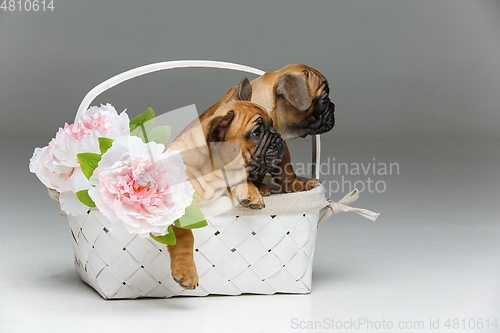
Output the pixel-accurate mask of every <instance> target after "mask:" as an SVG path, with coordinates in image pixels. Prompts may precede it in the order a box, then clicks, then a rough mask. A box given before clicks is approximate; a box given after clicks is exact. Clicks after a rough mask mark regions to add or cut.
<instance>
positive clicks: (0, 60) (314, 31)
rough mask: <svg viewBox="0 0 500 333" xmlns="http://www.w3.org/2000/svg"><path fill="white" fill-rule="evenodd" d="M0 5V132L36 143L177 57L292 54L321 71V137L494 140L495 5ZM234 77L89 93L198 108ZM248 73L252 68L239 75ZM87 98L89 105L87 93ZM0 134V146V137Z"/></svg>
mask: <svg viewBox="0 0 500 333" xmlns="http://www.w3.org/2000/svg"><path fill="white" fill-rule="evenodd" d="M54 5H55V10H54V11H53V12H40V11H39V12H18V11H16V12H8V11H7V12H4V11H3V10H1V11H0V101H1V107H0V110H1V111H0V112H1V116H2V117H1V120H0V133H1V135H2V136H6V137H8V138H12V140H14V139H16V138H19V137H20V136H24V137H26V136H30V135H33V136H39V137H43V139H40V142H39V145H42V144H45V143H46V142H48V140H49V139H50V138H51V137H52V136H53V135H54V133H55V132H56V130H57V128H58V127H59V126H61V125H63V124H64V122H72V121H73V117H74V114H75V112H76V109H77V107H78V105H79V103H80V101H81V99H82V98H83V97H84V96H85V94H86V93H87V92H88V91H89V90H90V89H91V88H93V87H94V86H95V85H97V84H99V83H100V82H102V81H104V80H106V79H108V78H109V77H111V76H113V75H116V74H118V73H120V72H123V71H126V70H128V69H131V68H134V67H138V66H141V65H145V64H149V63H154V62H160V61H166V60H177V59H209V60H222V61H230V62H236V63H241V64H245V65H249V66H253V67H257V68H260V69H263V70H266V71H273V70H276V69H278V68H280V67H282V66H284V65H286V64H288V63H305V64H307V65H310V66H311V67H314V68H316V69H318V70H319V71H321V72H322V73H323V74H324V75H325V76H326V77H327V78H328V79H329V81H330V86H331V91H332V93H331V97H332V100H333V101H334V102H335V103H336V105H337V121H338V125H337V127H336V128H335V130H334V131H333V132H332V133H329V134H327V135H325V136H324V140H333V139H335V140H343V139H352V138H355V137H357V138H361V139H377V138H381V139H397V140H401V139H418V140H421V139H452V140H457V139H458V140H461V139H473V140H490V139H499V138H500V133H499V131H498V125H499V124H500V20H499V17H500V2H499V1H460V0H450V1H435V0H432V1H424V0H421V1H401V0H397V1H389V0H383V1H274V2H269V1H261V0H253V1H246V2H242V3H239V4H237V3H234V2H233V1H198V2H194V1H177V2H173V1H130V0H127V1H97V0H90V1H76V0H64V1H62V0H59V1H58V0H55V1H54ZM242 75H243V74H241V73H229V72H228V71H221V70H218V71H217V70H209V69H199V70H198V69H189V70H174V71H169V72H161V73H155V74H150V75H148V76H145V77H141V78H138V79H135V80H133V81H131V82H128V83H125V84H122V85H120V86H119V87H117V88H114V89H113V90H111V91H110V92H108V93H105V94H104V95H102V97H99V98H98V99H97V100H96V103H105V102H109V103H111V104H113V105H115V106H116V108H117V110H119V111H121V110H123V109H125V108H127V109H128V110H129V113H130V114H131V116H135V115H137V114H139V113H140V112H142V111H143V110H145V109H146V108H147V107H149V106H151V107H153V108H154V109H155V110H156V111H157V112H158V113H161V112H165V111H167V110H171V109H175V108H179V107H182V106H186V105H189V104H193V103H194V104H196V105H197V107H198V111H199V112H200V111H203V110H205V109H206V108H207V107H209V106H210V105H211V104H212V103H214V102H215V101H216V100H217V99H218V98H219V97H220V96H222V95H223V94H224V93H225V92H226V91H227V89H228V88H229V87H230V86H233V85H236V84H237V83H238V82H239V81H240V79H241V77H242ZM248 76H249V78H251V77H253V76H252V75H250V74H249V75H248ZM94 104H95V103H94ZM5 142H8V141H5V140H4V141H3V143H2V144H5Z"/></svg>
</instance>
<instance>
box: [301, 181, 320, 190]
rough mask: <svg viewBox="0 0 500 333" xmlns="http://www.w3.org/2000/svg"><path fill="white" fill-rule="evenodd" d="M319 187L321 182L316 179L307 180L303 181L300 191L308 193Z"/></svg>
mask: <svg viewBox="0 0 500 333" xmlns="http://www.w3.org/2000/svg"><path fill="white" fill-rule="evenodd" d="M320 185H321V182H320V181H319V180H318V179H316V178H309V179H306V180H305V181H304V185H303V187H302V191H309V190H312V189H313V188H316V187H318V186H320Z"/></svg>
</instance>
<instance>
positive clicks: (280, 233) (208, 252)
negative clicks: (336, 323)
mask: <svg viewBox="0 0 500 333" xmlns="http://www.w3.org/2000/svg"><path fill="white" fill-rule="evenodd" d="M182 67H212V68H225V69H232V70H239V71H244V72H249V73H254V74H257V75H262V74H263V73H264V72H262V71H260V70H257V69H254V68H250V67H246V66H241V65H237V64H231V63H223V62H216V61H194V60H190V61H171V62H163V63H158V64H153V65H148V66H143V67H139V68H136V69H133V70H130V71H128V72H125V73H122V74H120V75H117V76H115V77H113V78H111V79H109V80H107V81H105V82H103V83H101V84H100V85H98V86H97V87H96V88H94V89H93V90H91V91H90V92H89V93H88V94H87V96H86V97H85V98H84V100H83V101H82V103H81V105H80V107H79V110H78V113H77V116H76V119H75V122H76V121H78V119H79V117H80V114H81V113H82V112H83V111H85V110H86V109H87V108H88V107H89V105H90V103H91V102H92V101H93V100H94V98H95V97H97V96H98V95H99V94H100V93H102V92H104V91H105V90H107V89H109V88H111V87H113V86H115V85H117V84H119V83H121V82H123V81H126V80H128V79H131V78H133V77H136V76H139V75H143V74H147V73H151V72H154V71H159V70H165V69H171V68H182ZM319 149H320V141H319V136H314V137H313V165H316V164H319V157H320V156H319ZM313 173H314V174H315V176H316V178H319V172H318V169H317V168H313ZM357 197H358V193H357V191H356V190H355V191H353V192H351V193H349V194H348V195H347V196H346V197H344V199H342V200H341V201H339V202H338V203H335V202H332V201H330V200H327V199H326V198H325V196H324V192H323V187H322V186H321V187H318V188H315V189H313V190H311V191H308V192H300V193H290V194H275V195H271V196H269V197H266V198H265V201H266V208H264V209H262V210H258V211H253V210H250V209H247V208H243V207H232V203H231V201H230V200H229V198H227V197H221V198H219V199H218V200H216V201H215V202H213V203H211V204H210V206H209V207H201V209H202V211H203V212H204V214H205V216H206V217H207V222H208V226H207V227H204V228H201V229H195V230H193V233H194V237H195V255H194V260H195V263H196V267H197V271H198V275H199V287H198V288H196V290H184V289H183V288H181V287H180V286H179V285H178V284H177V283H176V282H175V281H174V280H173V279H172V277H171V272H170V258H169V254H168V251H167V247H166V245H163V244H160V243H157V242H156V241H154V240H150V239H147V238H141V237H139V236H137V235H134V234H130V233H128V232H127V231H126V230H125V229H124V230H123V231H120V230H117V229H116V228H114V229H112V228H111V227H110V225H109V221H107V219H106V218H105V217H104V216H103V215H102V214H101V213H100V212H99V211H97V210H91V211H90V212H89V213H88V214H87V215H83V216H78V217H72V216H69V217H68V219H69V225H70V230H71V235H72V238H73V249H74V253H75V264H76V270H77V273H78V275H79V276H80V277H81V278H82V280H83V281H85V282H86V283H87V284H89V285H90V286H92V287H93V288H94V289H95V290H96V291H97V292H98V293H99V294H100V295H101V296H102V297H103V298H105V299H130V298H139V297H171V296H177V295H186V296H187V295H190V296H206V295H209V294H217V295H240V294H243V293H252V294H273V293H277V292H282V293H309V292H310V291H311V277H312V264H313V257H314V244H315V240H316V232H317V227H318V226H319V225H320V224H321V223H322V222H323V221H324V220H326V218H328V216H330V215H331V214H333V213H336V212H339V211H355V212H357V213H359V214H361V215H364V216H365V217H367V218H370V219H372V220H374V219H376V217H377V216H378V214H375V213H372V212H370V211H367V210H363V209H357V208H351V207H349V206H347V205H348V204H350V203H351V202H353V201H355V200H356V199H357ZM320 214H321V218H320ZM110 230H111V231H110Z"/></svg>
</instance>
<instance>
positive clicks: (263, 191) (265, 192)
mask: <svg viewBox="0 0 500 333" xmlns="http://www.w3.org/2000/svg"><path fill="white" fill-rule="evenodd" d="M254 184H255V183H254ZM255 186H257V188H258V189H259V193H260V194H261V195H262V196H263V197H267V196H268V195H271V190H270V189H269V186H267V185H266V184H264V183H260V182H259V183H257V184H255Z"/></svg>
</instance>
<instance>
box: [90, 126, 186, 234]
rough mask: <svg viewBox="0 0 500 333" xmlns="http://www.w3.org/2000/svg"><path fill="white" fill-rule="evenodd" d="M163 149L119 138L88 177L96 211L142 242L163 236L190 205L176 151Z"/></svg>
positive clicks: (182, 166)
mask: <svg viewBox="0 0 500 333" xmlns="http://www.w3.org/2000/svg"><path fill="white" fill-rule="evenodd" d="M164 150H165V146H164V145H162V144H157V143H155V142H149V143H147V144H146V143H144V142H143V141H142V140H141V139H140V138H138V137H135V136H122V137H118V138H116V139H115V141H114V142H113V145H112V147H111V148H109V150H108V151H107V152H106V153H105V154H103V155H102V159H101V161H100V162H99V164H98V167H97V169H96V170H95V171H94V175H93V176H92V177H91V178H90V182H91V184H92V185H93V186H95V187H93V188H91V189H90V190H89V195H90V197H91V198H92V200H94V202H95V204H96V206H97V208H98V209H99V211H100V212H101V213H103V214H104V215H105V216H106V217H107V218H108V219H109V220H110V221H111V222H120V223H123V224H124V226H125V228H127V230H128V231H129V232H131V233H138V234H139V235H140V236H142V237H144V236H147V235H148V234H149V233H153V234H155V235H164V234H166V233H167V227H168V226H169V225H171V224H172V223H173V222H174V221H175V220H177V219H178V218H180V217H181V216H183V215H184V213H185V210H186V207H188V206H189V205H190V204H191V203H192V201H193V194H194V189H193V187H192V186H191V184H190V183H189V182H188V181H187V175H186V171H185V170H186V166H185V165H184V162H183V160H182V157H181V155H180V152H178V151H171V150H167V151H165V152H164Z"/></svg>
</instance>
